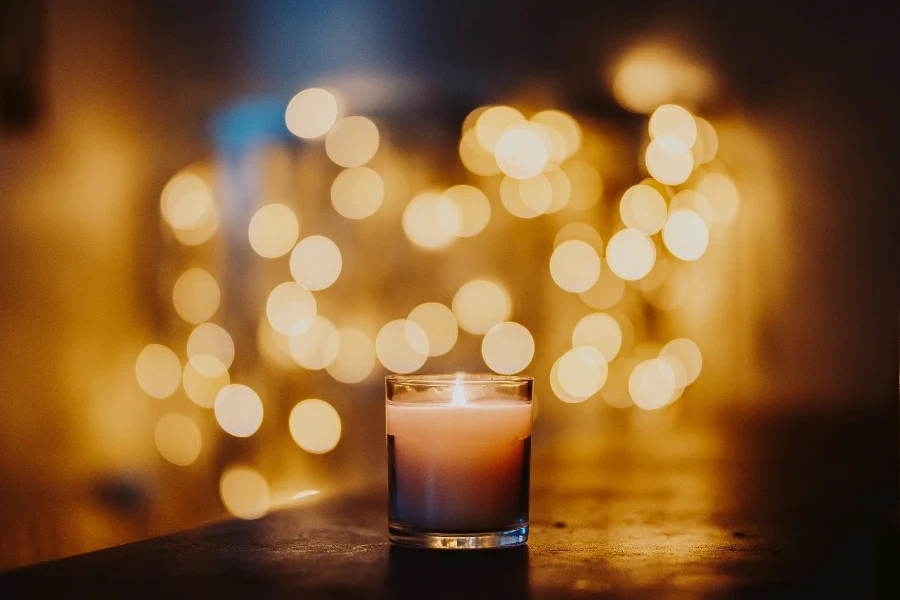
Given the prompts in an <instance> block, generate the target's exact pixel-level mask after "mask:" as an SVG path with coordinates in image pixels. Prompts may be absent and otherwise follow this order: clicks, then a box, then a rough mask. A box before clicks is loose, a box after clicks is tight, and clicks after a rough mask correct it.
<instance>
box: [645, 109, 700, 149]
mask: <svg viewBox="0 0 900 600" xmlns="http://www.w3.org/2000/svg"><path fill="white" fill-rule="evenodd" d="M649 127H650V137H651V138H657V137H660V136H670V137H674V138H676V139H679V140H681V142H682V143H683V144H684V146H685V148H691V147H692V146H693V145H694V142H696V141H697V122H696V121H694V116H693V115H692V114H691V113H690V112H688V111H687V110H686V109H684V108H682V107H680V106H678V105H675V104H663V105H662V106H660V107H658V108H657V109H656V110H654V111H653V114H652V115H651V116H650V125H649Z"/></svg>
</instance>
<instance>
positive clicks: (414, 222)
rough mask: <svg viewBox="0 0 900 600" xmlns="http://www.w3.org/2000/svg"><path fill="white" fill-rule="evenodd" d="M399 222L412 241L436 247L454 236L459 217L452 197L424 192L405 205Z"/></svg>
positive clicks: (424, 246)
mask: <svg viewBox="0 0 900 600" xmlns="http://www.w3.org/2000/svg"><path fill="white" fill-rule="evenodd" d="M402 225H403V231H404V233H406V237H408V238H409V240H410V241H411V242H412V243H414V244H416V245H417V246H421V247H422V248H426V249H428V250H438V249H440V248H445V247H446V246H448V245H449V244H450V243H451V242H452V241H453V240H454V239H456V235H457V234H458V233H459V231H460V229H461V227H462V217H461V214H460V210H459V208H458V207H457V206H456V204H455V203H454V202H453V200H451V199H449V198H446V197H444V196H442V195H441V194H435V193H432V192H426V193H423V194H419V195H418V196H416V197H415V198H413V199H412V200H410V201H409V204H407V205H406V208H405V209H404V210H403V220H402Z"/></svg>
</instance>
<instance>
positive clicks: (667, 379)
mask: <svg viewBox="0 0 900 600" xmlns="http://www.w3.org/2000/svg"><path fill="white" fill-rule="evenodd" d="M628 391H629V393H630V394H631V399H632V400H634V403H635V404H637V405H638V406H639V407H640V408H643V409H644V410H655V409H657V408H660V407H662V406H665V405H666V404H668V402H669V399H671V398H672V394H674V393H675V373H673V372H672V367H670V366H669V364H668V363H667V362H665V361H663V360H659V359H658V358H651V359H649V360H645V361H643V362H641V363H640V364H639V365H638V366H636V367H635V368H634V370H633V371H632V372H631V377H630V378H629V380H628Z"/></svg>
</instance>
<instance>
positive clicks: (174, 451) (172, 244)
mask: <svg viewBox="0 0 900 600" xmlns="http://www.w3.org/2000/svg"><path fill="white" fill-rule="evenodd" d="M888 21H889V20H888V19H884V18H882V15H880V14H878V11H876V10H875V9H874V8H873V9H865V8H863V7H850V8H848V7H842V8H841V11H840V12H838V11H836V10H831V9H829V8H828V7H827V6H826V5H816V7H815V8H814V9H800V8H788V7H780V8H779V9H778V10H777V11H776V10H774V9H772V10H770V9H768V8H766V7H765V6H759V5H758V4H752V5H748V7H746V10H745V8H743V7H741V6H740V5H739V3H738V4H733V3H728V4H727V5H725V4H721V3H703V2H691V1H681V2H652V1H650V2H643V1H639V2H627V3H604V4H602V5H601V4H599V3H596V2H587V1H585V2H577V1H572V2H570V1H564V2H554V3H548V2H521V1H519V2H514V1H512V0H503V1H499V2H492V3H489V4H486V3H478V2H468V1H461V2H454V3H408V4H407V3H393V2H376V1H372V2H364V1H358V2H353V1H350V2H329V1H325V0H321V1H320V0H308V1H300V2H289V1H287V0H268V1H259V2H257V1H249V0H231V1H228V2H191V3H184V2H174V1H167V0H165V1H164V0H160V1H155V2H104V1H96V0H88V1H83V2H69V1H64V0H60V1H44V2H39V1H33V2H14V1H12V0H10V1H6V0H3V1H2V2H0V256H2V260H0V279H2V282H3V285H2V288H0V307H2V315H3V318H2V321H0V352H2V359H3V360H2V361H0V569H5V568H10V567H14V566H20V565H24V564H30V563H34V562H38V561H43V560H49V559H52V558H57V557H61V556H66V555H70V554H75V553H79V552H84V551H88V550H92V549H97V548H101V547H106V546H111V545H114V544H118V543H123V542H127V541H131V540H135V539H141V538H145V537H149V536H152V535H158V534H162V533H167V532H171V531H176V530H180V529H185V528H189V527H193V526H196V525H198V524H200V523H203V522H206V521H209V520H215V519H220V518H224V517H226V516H228V515H229V514H231V515H235V516H238V517H242V518H256V517H259V516H262V515H263V514H265V513H266V512H268V511H270V510H275V509H278V508H282V507H287V506H296V507H297V508H298V509H302V506H303V504H304V503H307V504H309V503H315V502H327V501H328V498H329V497H333V496H339V495H346V494H352V493H355V491H356V490H361V489H367V488H370V487H372V486H377V485H384V481H383V479H384V478H383V473H384V465H385V462H386V461H385V456H384V449H383V448H384V446H383V444H384V438H383V436H384V433H383V431H384V429H383V427H384V421H383V419H384V417H383V377H384V375H385V374H388V373H391V372H415V371H419V372H447V371H457V370H462V371H471V372H485V371H494V372H497V373H518V372H521V373H524V374H528V375H531V376H533V377H534V378H535V380H536V395H537V402H538V416H537V420H536V423H535V437H536V442H535V457H534V460H535V465H536V468H535V479H536V484H537V485H538V486H539V487H540V486H541V485H557V484H559V485H563V484H565V483H566V481H567V480H568V481H569V483H570V482H571V480H572V479H573V478H574V479H577V478H578V477H580V476H582V475H581V474H579V472H578V471H579V465H587V464H589V458H588V457H596V456H598V455H600V456H602V455H604V453H606V455H608V453H609V452H611V450H610V448H620V447H624V448H626V449H628V448H631V449H634V448H640V449H642V451H645V450H647V449H649V450H647V451H649V452H651V453H652V454H654V456H656V457H661V458H662V459H671V460H688V461H689V460H693V458H692V457H696V456H714V455H719V454H728V453H732V454H733V453H742V452H754V451H760V448H761V444H760V443H759V442H758V440H757V439H756V438H753V436H751V435H749V434H747V433H746V432H747V431H748V428H749V426H748V425H747V424H748V423H751V422H752V423H759V422H763V423H774V424H776V426H783V427H786V428H787V429H788V430H789V431H792V432H793V431H796V435H797V438H798V439H803V437H804V433H803V432H804V430H805V428H806V427H807V425H808V424H809V423H814V422H817V421H818V420H821V419H828V420H831V421H834V422H839V423H840V422H846V423H848V424H852V427H851V426H850V425H848V427H850V429H851V430H852V431H853V434H852V436H855V437H852V436H851V437H850V438H849V442H848V444H849V445H851V446H854V448H853V450H852V452H851V451H849V450H848V451H847V452H849V455H850V456H851V458H849V459H847V460H848V462H847V464H844V465H841V467H846V468H847V469H849V470H855V469H857V468H863V466H868V467H871V468H874V469H875V470H876V474H875V475H874V476H873V478H872V481H874V482H876V483H875V484H873V485H877V488H872V489H875V490H876V491H878V492H881V493H882V496H884V494H883V492H885V491H887V494H886V495H887V497H888V498H889V500H890V502H889V503H888V505H887V506H888V507H894V508H895V507H896V476H897V470H896V460H897V448H896V431H897V412H898V407H897V389H898V379H897V366H898V339H897V300H898V297H897V291H898V286H897V263H896V259H897V247H896V240H897V237H896V224H897V222H898V221H897V217H898V214H897V203H896V199H895V195H896V192H895V190H896V181H895V179H896V178H895V175H894V171H895V162H896V160H897V151H896V140H897V135H898V133H900V132H898V131H897V118H896V100H897V95H896V94H895V93H892V92H891V90H890V85H891V83H895V82H892V77H893V76H892V75H891V73H892V72H893V69H894V66H893V64H892V63H891V62H890V60H889V57H891V56H894V52H896V50H897V48H896V47H895V45H896V44H895V42H893V41H891V40H892V39H893V38H892V32H891V31H890V27H891V26H892V24H891V23H889V22H888ZM309 400H313V401H312V402H309ZM873 440H874V441H873ZM842 443H843V442H842ZM798 444H799V442H798ZM804 450H805V451H809V452H811V453H812V454H813V455H815V451H814V450H811V449H810V448H809V447H805V448H804ZM829 456H830V455H829ZM822 460H825V458H822ZM580 461H583V462H580ZM873 465H874V466H873ZM836 468H839V467H836ZM836 479H838V480H839V479H840V478H839V477H837V478H836ZM693 483H696V484H697V488H696V489H697V490H699V491H698V493H712V492H709V490H712V489H716V485H715V483H714V482H712V483H710V481H708V480H703V481H701V482H696V481H694V482H693ZM690 484H691V482H690V481H688V482H685V481H683V480H677V481H673V482H672V485H675V486H683V485H690ZM871 491H872V490H871V489H870V490H867V489H857V490H856V493H859V494H863V495H864V494H867V493H869V492H871ZM744 492H745V493H746V492H747V490H744ZM750 493H752V491H751V492H750ZM711 497H712V496H711ZM879 502H880V503H879V504H878V510H881V511H882V513H881V514H883V511H884V510H885V503H884V502H881V501H880V500H879Z"/></svg>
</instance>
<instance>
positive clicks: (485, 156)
mask: <svg viewBox="0 0 900 600" xmlns="http://www.w3.org/2000/svg"><path fill="white" fill-rule="evenodd" d="M459 158H460V160H461V161H462V163H463V165H464V166H465V167H466V168H467V169H468V170H470V171H472V172H473V173H475V174H476V175H482V176H485V177H487V176H490V175H497V174H498V173H500V165H498V164H497V159H496V158H494V153H493V151H488V150H486V149H485V148H484V147H482V145H481V144H480V143H479V142H478V137H477V136H476V135H475V130H474V129H473V130H470V131H468V132H467V133H466V134H465V135H463V136H462V139H461V140H460V141H459Z"/></svg>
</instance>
